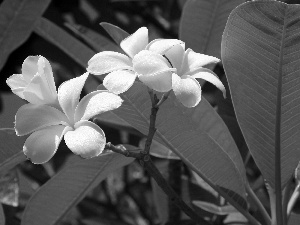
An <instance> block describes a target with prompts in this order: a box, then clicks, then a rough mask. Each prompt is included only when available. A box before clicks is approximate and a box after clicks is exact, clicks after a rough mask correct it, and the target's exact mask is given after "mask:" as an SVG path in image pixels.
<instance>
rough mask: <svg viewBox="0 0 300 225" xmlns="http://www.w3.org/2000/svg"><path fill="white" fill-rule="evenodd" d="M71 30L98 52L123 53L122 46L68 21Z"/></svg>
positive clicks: (67, 25) (67, 24)
mask: <svg viewBox="0 0 300 225" xmlns="http://www.w3.org/2000/svg"><path fill="white" fill-rule="evenodd" d="M65 25H66V27H68V28H69V29H70V30H71V31H73V32H74V33H75V34H77V35H78V36H79V37H80V38H82V39H83V40H84V41H86V43H88V44H89V45H90V46H91V47H92V48H93V49H94V50H95V51H96V52H101V51H114V52H120V53H123V50H122V49H121V47H119V46H118V45H116V44H115V43H113V42H112V41H111V40H109V39H108V38H106V37H104V36H103V35H101V34H98V33H97V32H95V31H93V30H91V29H89V28H87V27H85V26H82V25H78V24H70V23H66V24H65Z"/></svg>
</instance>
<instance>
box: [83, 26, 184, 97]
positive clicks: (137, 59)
mask: <svg viewBox="0 0 300 225" xmlns="http://www.w3.org/2000/svg"><path fill="white" fill-rule="evenodd" d="M148 42H149V41H148V29H147V28H146V27H141V28H140V29H138V30H137V31H136V32H135V33H133V34H132V35H130V36H129V37H127V38H126V39H124V40H123V41H122V42H121V43H120V46H121V48H122V49H123V50H124V52H125V53H126V54H127V55H124V54H121V53H118V52H113V51H103V52H100V53H98V54H96V55H94V56H93V57H92V58H91V59H90V60H89V62H88V68H87V71H88V72H90V73H91V74H94V75H103V74H106V73H108V75H107V76H106V77H105V78H104V80H103V85H104V86H105V87H106V88H107V89H108V90H109V91H111V92H113V93H115V94H120V93H123V92H125V91H127V90H128V89H129V88H130V87H131V86H132V85H133V83H134V81H135V79H136V78H137V77H138V78H139V80H140V81H142V82H144V83H145V82H146V83H152V86H154V88H155V90H157V91H160V92H166V91H169V90H171V88H172V71H174V68H170V67H169V65H168V61H167V59H166V58H164V57H163V56H162V54H159V53H157V52H155V51H152V49H151V46H152V45H153V43H155V44H154V46H160V47H161V48H162V49H161V51H160V52H164V51H167V50H168V49H169V48H171V47H172V46H174V45H176V44H179V43H181V41H180V40H177V39H166V40H158V39H157V40H154V41H152V42H150V43H149V44H148ZM147 65H151V67H149V66H147Z"/></svg>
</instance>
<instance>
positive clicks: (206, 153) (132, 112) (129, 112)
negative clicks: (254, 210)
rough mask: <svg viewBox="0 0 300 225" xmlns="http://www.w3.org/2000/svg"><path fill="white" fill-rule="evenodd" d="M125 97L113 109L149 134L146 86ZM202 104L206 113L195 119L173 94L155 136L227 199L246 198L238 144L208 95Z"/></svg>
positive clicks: (161, 112)
mask: <svg viewBox="0 0 300 225" xmlns="http://www.w3.org/2000/svg"><path fill="white" fill-rule="evenodd" d="M121 97H122V99H123V100H124V102H123V104H122V106H121V107H120V108H118V109H116V110H114V111H111V113H114V114H116V115H117V116H119V117H121V118H122V119H123V120H125V121H126V122H128V123H129V124H131V125H132V126H133V127H134V128H136V129H137V130H139V131H140V132H141V133H143V134H147V133H148V127H149V116H150V111H151V102H150V97H149V94H148V93H147V88H146V86H144V85H142V84H141V83H138V82H137V83H135V84H134V85H133V86H132V87H131V88H130V89H129V90H128V91H126V92H125V93H123V94H122V95H121ZM201 104H204V107H203V109H201V110H203V111H202V112H201V113H199V115H201V116H203V117H201V116H200V117H199V118H196V119H195V120H192V119H191V117H192V114H193V112H194V110H193V109H186V108H184V107H183V106H182V105H181V104H180V103H178V102H177V101H176V99H175V97H174V95H172V96H171V97H170V99H168V100H167V101H166V102H164V104H162V106H161V107H160V109H159V112H158V116H157V121H156V128H157V131H156V135H155V137H154V138H155V140H157V141H158V142H160V143H161V144H163V145H165V146H166V147H167V148H169V149H171V150H172V151H173V152H174V153H176V154H177V155H178V156H179V157H180V158H181V159H182V160H183V161H184V162H185V163H186V164H187V165H188V166H189V167H191V168H192V169H193V170H194V171H195V172H196V173H198V174H199V176H201V177H202V178H203V179H205V181H207V182H208V183H209V184H210V185H212V186H214V187H215V188H217V189H218V191H219V192H221V193H222V194H223V195H225V197H226V198H227V199H229V200H230V201H231V200H232V199H235V200H236V201H239V200H242V199H243V198H244V197H245V190H244V181H245V171H244V167H243V162H242V159H241V157H240V155H239V152H238V150H237V147H236V146H235V144H234V141H233V139H232V137H231V136H230V134H229V131H228V129H227V128H226V126H225V125H224V123H223V121H222V119H221V118H220V117H218V115H217V113H216V112H215V110H214V109H213V108H212V107H211V106H210V105H209V103H207V102H206V101H205V100H204V99H203V100H202V103H201ZM209 107H210V108H209ZM231 202H232V201H231Z"/></svg>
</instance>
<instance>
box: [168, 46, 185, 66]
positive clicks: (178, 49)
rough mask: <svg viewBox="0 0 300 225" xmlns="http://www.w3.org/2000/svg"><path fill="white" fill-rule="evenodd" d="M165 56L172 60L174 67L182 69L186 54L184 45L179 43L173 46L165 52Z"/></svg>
mask: <svg viewBox="0 0 300 225" xmlns="http://www.w3.org/2000/svg"><path fill="white" fill-rule="evenodd" d="M165 56H166V57H167V58H168V60H169V61H170V62H171V64H172V67H174V68H176V69H177V71H180V70H181V66H182V61H183V56H184V47H183V46H182V45H180V44H179V45H175V46H173V47H172V48H170V49H169V50H168V51H167V52H166V53H165Z"/></svg>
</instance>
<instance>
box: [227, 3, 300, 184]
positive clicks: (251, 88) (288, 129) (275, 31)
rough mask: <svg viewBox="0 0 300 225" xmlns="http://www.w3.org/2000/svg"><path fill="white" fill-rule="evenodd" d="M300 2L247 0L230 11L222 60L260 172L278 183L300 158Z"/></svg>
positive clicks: (289, 175)
mask: <svg viewBox="0 0 300 225" xmlns="http://www.w3.org/2000/svg"><path fill="white" fill-rule="evenodd" d="M299 17H300V6H299V5H287V4H285V3H281V2H277V1H253V2H247V3H245V4H243V5H241V6H240V7H238V8H236V9H235V10H234V11H233V12H232V13H231V15H230V16H229V19H228V22H227V25H226V28H225V31H224V35H223V40H222V60H223V64H224V67H225V71H226V75H227V79H228V82H229V86H230V91H231V95H232V100H233V104H234V108H235V113H236V115H237V119H238V122H239V124H240V127H241V129H242V132H243V135H244V137H245V140H246V142H247V145H248V147H249V149H250V151H251V153H252V155H253V157H254V159H255V161H256V163H257V165H258V167H259V168H260V170H261V172H262V174H263V176H264V178H265V179H266V180H267V182H269V183H270V185H271V186H272V187H273V188H274V186H275V177H276V173H277V174H278V172H275V171H276V168H277V171H281V186H282V187H284V186H285V185H286V183H287V181H288V180H289V179H290V177H291V176H292V174H293V172H294V170H295V168H296V166H297V164H298V162H299V159H300V138H299V131H300V114H299V110H300V104H299V103H300V76H299V69H300V66H299V65H300V33H299V29H300V23H299Z"/></svg>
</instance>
